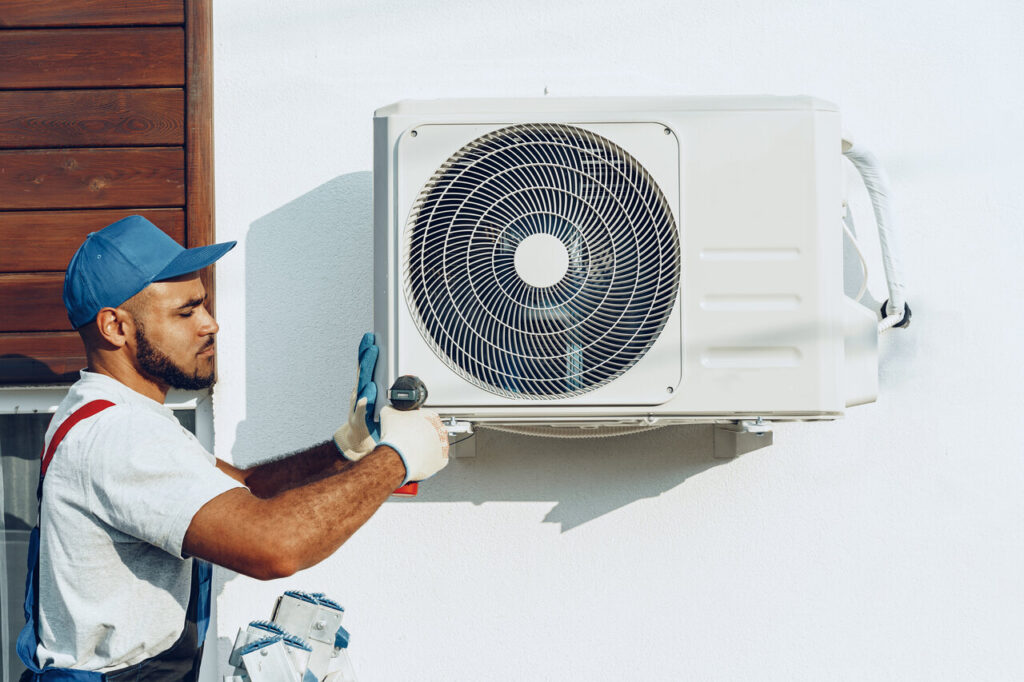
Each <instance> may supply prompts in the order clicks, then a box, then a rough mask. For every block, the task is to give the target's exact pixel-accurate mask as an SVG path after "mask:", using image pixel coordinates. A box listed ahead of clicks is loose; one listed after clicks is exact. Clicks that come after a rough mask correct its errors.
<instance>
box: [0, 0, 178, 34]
mask: <svg viewBox="0 0 1024 682" xmlns="http://www.w3.org/2000/svg"><path fill="white" fill-rule="evenodd" d="M183 22H184V3H183V0H145V2H137V1H136V2H125V1H124V0H60V1H59V2H41V1H40V0H3V3H2V4H0V27H4V28H15V27H18V28H26V27H40V26H117V25H128V24H181V23H183Z"/></svg>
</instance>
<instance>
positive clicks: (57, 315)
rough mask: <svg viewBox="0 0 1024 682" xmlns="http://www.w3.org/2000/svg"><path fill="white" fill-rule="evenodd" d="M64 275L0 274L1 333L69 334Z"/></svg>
mask: <svg viewBox="0 0 1024 682" xmlns="http://www.w3.org/2000/svg"><path fill="white" fill-rule="evenodd" d="M63 292H64V273H45V274H32V275H22V274H17V275H0V332H30V331H69V330H70V329H71V323H70V322H69V321H68V316H67V313H66V312H65V311H64V299H63Z"/></svg>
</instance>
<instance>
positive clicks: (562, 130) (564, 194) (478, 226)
mask: <svg viewBox="0 0 1024 682" xmlns="http://www.w3.org/2000/svg"><path fill="white" fill-rule="evenodd" d="M538 235H547V236H545V237H539V238H538ZM406 239H407V244H406V246H407V250H406V253H407V254H408V256H407V261H406V263H405V287H406V297H407V300H408V301H409V304H410V308H411V311H412V314H413V318H414V319H415V321H416V324H417V326H418V327H419V330H420V332H421V333H422V335H423V337H424V338H425V339H426V340H427V342H428V344H429V345H430V346H431V347H432V348H433V350H434V352H435V353H436V354H437V355H438V356H439V357H440V358H441V359H442V361H443V362H444V363H445V364H446V365H447V366H448V367H449V368H450V369H451V370H452V371H454V372H456V373H457V374H459V375H460V376H462V377H463V378H465V379H466V380H467V381H469V382H470V383H472V384H474V385H476V386H479V387H480V388H483V389H484V390H487V391H490V392H492V393H495V394H498V395H501V396H505V397H509V398H532V399H554V398H565V397H571V396H577V395H582V394H583V393H586V392H588V391H591V390H593V389H595V388H598V387H600V386H602V385H604V384H606V383H608V382H609V381H611V380H613V379H614V378H616V377H617V376H619V375H620V374H622V373H623V372H625V371H626V370H627V369H629V368H630V367H632V366H633V365H634V364H636V362H637V361H639V359H640V358H641V357H643V355H644V354H645V353H646V352H647V350H648V349H649V348H650V347H651V344H653V343H654V341H655V340H656V339H657V338H658V335H659V334H660V333H661V330H662V329H663V328H664V326H665V323H666V321H667V320H668V317H669V315H670V314H671V312H672V308H673V305H674V303H675V298H676V296H677V292H678V289H679V275H680V256H679V237H678V233H677V229H676V224H675V221H674V219H673V217H672V212H671V210H670V209H669V206H668V203H667V202H666V200H665V197H664V196H663V195H662V193H661V191H660V190H659V188H658V186H657V184H656V183H655V182H654V180H653V179H652V178H651V176H650V174H649V173H648V172H647V171H646V170H645V169H644V168H643V167H642V166H641V165H640V164H639V163H638V162H637V161H636V160H635V159H634V158H633V157H632V156H631V155H629V154H628V153H627V152H626V151H625V150H623V149H622V148H621V147H619V146H617V145H615V144H614V143H612V142H611V141H609V140H608V139H606V138H604V137H602V136H600V135H598V134H596V133H593V132H590V131H587V130H584V129H582V128H579V127H576V126H570V125H563V124H547V123H543V124H524V125H514V126H509V127H506V128H502V129H500V130H497V131H495V132H492V133H489V134H487V135H484V136H482V137H480V138H478V139H476V140H474V141H473V142H471V143H469V144H467V145H466V146H464V147H463V148H462V149H461V150H459V151H458V152H457V153H456V154H454V155H453V156H452V157H451V158H449V159H448V161H446V162H445V163H444V164H443V165H442V166H441V167H440V168H439V169H438V170H437V171H436V172H435V173H434V175H433V177H432V178H431V179H430V181H429V182H428V183H427V184H426V186H425V187H424V188H423V190H422V191H421V192H420V195H419V197H418V199H417V201H416V203H415V204H414V206H413V209H412V211H411V213H410V217H409V223H408V227H407V230H406ZM556 240H557V241H556Z"/></svg>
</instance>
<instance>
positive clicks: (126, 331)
mask: <svg viewBox="0 0 1024 682" xmlns="http://www.w3.org/2000/svg"><path fill="white" fill-rule="evenodd" d="M96 331H97V332H99V335H100V336H101V337H102V338H103V340H104V341H106V342H107V343H109V344H111V345H112V346H116V347H117V348H123V347H124V345H125V344H126V343H128V341H129V340H130V339H133V338H135V320H133V319H132V316H131V315H129V314H128V311H126V310H124V309H122V308H100V311H99V312H98V313H96Z"/></svg>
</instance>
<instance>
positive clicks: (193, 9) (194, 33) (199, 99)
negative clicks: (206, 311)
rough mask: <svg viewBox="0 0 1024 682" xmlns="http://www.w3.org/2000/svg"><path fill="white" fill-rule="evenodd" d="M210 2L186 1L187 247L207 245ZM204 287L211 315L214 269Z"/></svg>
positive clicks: (210, 211)
mask: <svg viewBox="0 0 1024 682" xmlns="http://www.w3.org/2000/svg"><path fill="white" fill-rule="evenodd" d="M212 9H213V8H212V2H211V0H186V1H185V22H186V23H185V33H186V37H187V39H186V45H185V54H186V59H187V62H188V69H187V71H186V79H187V82H186V84H185V89H186V92H187V94H188V99H187V101H188V108H187V113H186V126H187V128H186V129H187V134H186V136H185V150H186V159H187V164H188V165H187V169H186V191H187V201H186V212H187V216H186V226H187V231H188V246H189V247H193V246H201V245H204V244H212V243H214V240H215V236H214V235H215V229H214V219H213V216H214V201H213V199H214V191H213V189H214V188H213V21H212V18H211V13H212ZM201 276H202V279H203V284H204V285H205V286H206V291H207V294H208V296H209V301H210V304H209V305H210V311H211V312H213V311H214V307H215V305H214V304H215V301H216V291H215V288H214V282H215V277H214V268H213V267H210V268H206V270H204V271H203V273H202V275H201Z"/></svg>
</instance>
